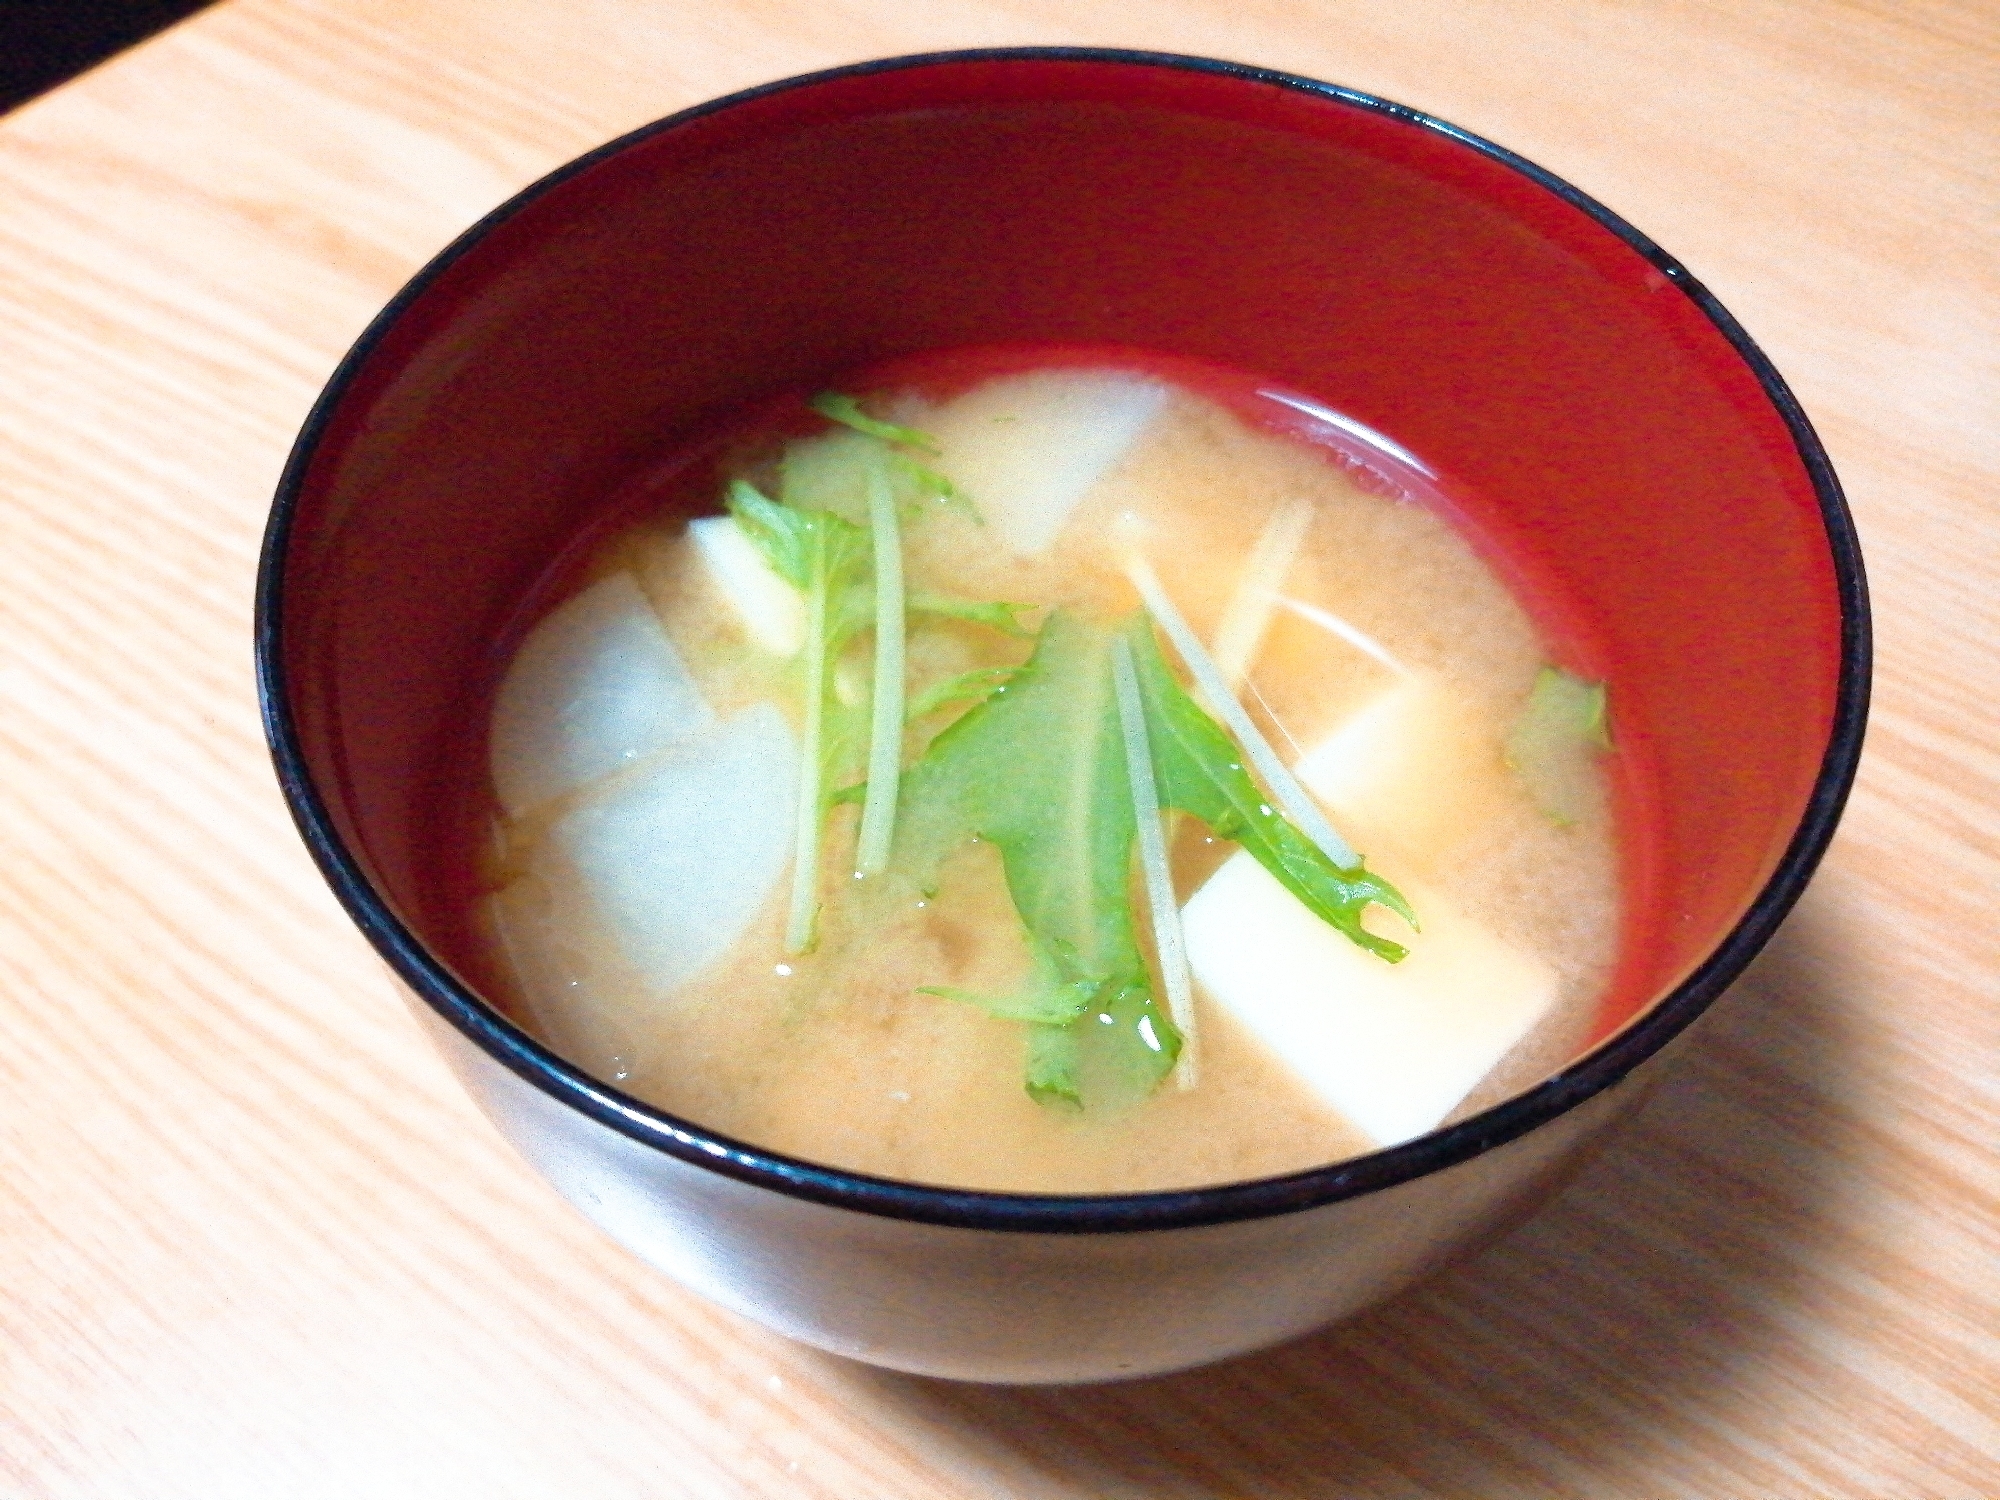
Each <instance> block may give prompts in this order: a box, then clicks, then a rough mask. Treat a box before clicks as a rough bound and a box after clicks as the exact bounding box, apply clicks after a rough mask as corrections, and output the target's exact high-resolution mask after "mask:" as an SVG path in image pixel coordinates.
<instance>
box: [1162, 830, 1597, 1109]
mask: <svg viewBox="0 0 2000 1500" xmlns="http://www.w3.org/2000/svg"><path fill="white" fill-rule="evenodd" d="M1398 886H1399V888H1400V889H1401V890H1402V891H1403V894H1404V895H1405V896H1407V897H1408V898H1409V901H1410V904H1411V906H1412V907H1414V908H1415V910H1416V913H1417V916H1418V919H1419V920H1420V921H1421V922H1422V923H1423V928H1424V930H1423V931H1422V932H1421V933H1419V934H1416V935H1413V936H1409V937H1407V938H1406V937H1405V936H1404V935H1403V934H1401V933H1400V932H1399V933H1398V934H1397V941H1399V942H1406V943H1407V944H1408V946H1409V949H1410V953H1409V956H1408V957H1407V958H1405V959H1404V960H1403V961H1402V962H1401V963H1399V964H1389V963H1384V962H1383V961H1382V960H1381V959H1379V958H1376V957H1374V956H1372V955H1371V954H1368V953H1366V952H1363V951H1362V950H1361V949H1360V948H1358V947H1356V946H1355V945H1354V944H1353V943H1351V942H1349V941H1348V940H1347V938H1345V937H1343V936H1342V935H1341V934H1340V933H1339V932H1336V931H1335V930H1334V929H1333V928H1331V927H1329V926H1328V925H1327V924H1326V923H1325V922H1322V921H1321V920H1320V919H1319V918H1318V917H1316V916H1314V915H1313V914H1312V913H1311V912H1310V911H1308V910H1306V908H1305V907H1304V906H1303V905H1301V904H1300V902H1299V901H1298V899H1297V898H1296V897H1294V896H1293V895H1292V894H1291V893H1290V892H1289V891H1287V890H1286V889H1285V888H1284V887H1283V886H1281V885H1280V884H1278V882H1277V880H1276V878H1275V877H1273V876H1272V875H1271V874H1269V873H1268V872H1267V871H1266V870H1265V869H1264V867H1263V866H1262V865H1260V864H1258V863H1257V861H1256V860H1255V859H1253V858H1251V856H1250V855H1249V854H1248V853H1246V852H1244V851H1242V850H1238V851H1237V852H1236V853H1235V854H1233V855H1231V856H1230V857H1229V858H1228V859H1227V860H1226V861H1224V862H1223V865H1222V867H1221V868H1220V869H1219V870H1217V871H1216V872H1215V874H1214V875H1212V876H1211V877H1210V878H1209V879H1208V881H1207V883H1206V884H1204V885H1203V886H1202V887H1201V889H1200V890H1198V891H1196V892H1195V894H1194V895H1193V897H1192V898H1190V899H1189V901H1188V903H1187V905H1186V907H1185V908H1183V910H1182V913H1181V922H1182V929H1183V933H1184V936H1185V938H1186V942H1187V955H1188V962H1189V965H1190V966H1191V967H1192V968H1193V970H1194V975H1195V978H1196V980H1197V981H1198V982H1199V983H1200V985H1201V987H1202V989H1203V990H1204V991H1205V992H1206V993H1207V995H1208V997H1209V998H1210V999H1211V1000H1212V1001H1214V1002H1215V1003H1216V1004H1218V1005H1221V1006H1223V1007H1224V1008H1226V1009H1227V1010H1228V1011H1229V1012H1230V1013H1231V1014H1232V1015H1233V1016H1234V1017H1235V1018H1236V1020H1237V1021H1238V1022H1240V1023H1241V1024H1242V1026H1243V1027H1244V1029H1245V1030H1246V1031H1248V1032H1249V1033H1250V1035H1251V1036H1253V1037H1255V1038H1256V1039H1257V1041H1258V1042H1259V1043H1260V1044H1261V1045H1262V1046H1263V1047H1265V1048H1266V1049H1267V1050H1268V1051H1269V1052H1270V1054H1271V1055H1272V1057H1273V1058H1275V1059H1277V1060H1278V1061H1279V1062H1280V1063H1282V1064H1283V1065H1285V1066H1287V1067H1289V1068H1291V1069H1292V1071H1293V1072H1294V1073H1295V1074H1296V1075H1297V1076H1298V1078H1299V1079H1300V1080H1301V1081H1302V1082H1303V1083H1304V1084H1305V1085H1306V1086H1307V1087H1309V1088H1310V1089H1311V1090H1312V1091H1313V1092H1314V1093H1315V1094H1317V1095H1318V1096H1319V1097H1320V1098H1321V1099H1323V1100H1325V1101H1326V1103H1327V1104H1329V1105H1330V1106H1332V1107H1333V1108H1334V1109H1335V1110H1337V1111H1338V1112H1339V1113H1340V1114H1342V1115H1344V1116H1345V1117H1346V1118H1347V1119H1348V1120H1350V1121H1352V1122H1353V1123H1354V1124H1355V1125H1357V1126H1359V1127H1360V1128H1361V1130H1363V1131H1364V1132H1366V1133H1367V1134H1368V1135H1369V1136H1370V1137H1371V1138H1372V1139H1373V1140H1374V1141H1375V1142H1376V1143H1377V1144H1378V1145H1381V1146H1393V1145H1396V1144H1397V1143H1399V1142H1402V1141H1407V1140H1410V1139H1412V1138H1413V1137H1415V1136H1419V1135H1422V1134H1423V1133H1424V1132H1425V1131H1427V1130H1431V1129H1433V1128H1435V1127H1436V1126H1437V1125H1439V1124H1440V1123H1442V1122H1443V1120H1444V1118H1445V1117H1446V1116H1447V1115H1449V1114H1450V1113H1451V1112H1452V1110H1454V1109H1455V1108H1457V1107H1458V1105H1459V1104H1460V1103H1461V1102H1462V1101H1463V1100H1464V1099H1465V1097H1466V1095H1467V1094H1469V1093H1471V1092H1472V1089H1473V1087H1474V1086H1475V1085H1477V1084H1478V1083H1479V1081H1480V1080H1481V1079H1482V1078H1484V1077H1485V1076H1486V1075H1487V1074H1488V1073H1490V1072H1491V1071H1492V1070H1493V1067H1494V1065H1495V1064H1496V1063H1498V1062H1499V1061H1500V1059H1501V1058H1502V1057H1504V1056H1505V1055H1506V1054H1507V1052H1508V1051H1510V1050H1511V1049H1512V1048H1513V1047H1514V1045H1515V1044H1516V1043H1517V1042H1519V1041H1520V1040H1521V1039H1522V1038H1523V1037H1524V1036H1526V1035H1527V1034H1528V1031H1529V1029H1530V1028H1531V1027H1532V1026H1534V1024H1535V1023H1536V1022H1537V1021H1539V1020H1540V1019H1541V1018H1542V1017H1543V1016H1544V1015H1546V1014H1547V1013H1548V1011H1549V1008H1550V1007H1551V1005H1553V1004H1554V1002H1555V999H1556V995H1557V990H1558V986H1559V980H1558V978H1557V975H1556V973H1555V971H1554V970H1553V969H1551V968H1550V967H1549V966H1548V965H1547V964H1546V963H1544V962H1543V961H1542V960H1541V959H1540V958H1538V957H1536V956H1535V955H1533V954H1530V953H1526V952H1523V951H1522V950H1520V949H1518V948H1515V947H1513V946H1512V945H1510V944H1508V943H1506V942H1503V941H1502V940H1501V939H1500V938H1498V937H1496V936H1495V935H1494V934H1493V933H1492V932H1491V931H1489V930H1488V929H1487V928H1485V927H1484V926H1482V925H1481V924H1480V923H1478V922H1476V921H1474V920H1473V919H1472V918H1470V917H1468V916H1466V915H1465V914H1464V913H1463V912H1462V911H1460V910H1458V909H1457V908H1456V907H1455V906H1454V905H1453V904H1452V903H1450V902H1448V901H1446V900H1445V899H1444V898H1443V897H1441V896H1439V895H1438V894H1437V893H1436V892H1434V891H1427V890H1422V889H1412V888H1411V887H1410V886H1409V885H1408V884H1406V883H1403V882H1398ZM1391 920H1394V919H1391ZM1397 926H1398V927H1400V926H1401V924H1400V923H1397Z"/></svg>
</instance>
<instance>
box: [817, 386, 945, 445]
mask: <svg viewBox="0 0 2000 1500" xmlns="http://www.w3.org/2000/svg"><path fill="white" fill-rule="evenodd" d="M812 409H813V410H814V411H816V412H818V413H819V414H820V415H821V416H823V417H825V418H826V419H827V420H828V421H832V422H838V423H840V424H841V425H842V426H843V427H852V428H853V429H854V430H855V431H856V432H865V433H867V434H868V436H870V437H872V438H880V439H881V440H882V441H883V442H885V443H901V444H903V445H904V446H905V447H908V448H920V449H922V450H923V451H924V452H926V453H935V452H937V451H938V445H937V440H936V439H935V438H933V437H931V436H930V435H929V434H928V433H923V432H919V431H917V429H916V428H914V427H898V426H897V425H896V424H895V423H894V422H880V421H877V420H876V419H875V418H874V417H871V416H869V415H868V413H867V412H865V411H863V410H862V409H861V407H860V404H859V403H858V402H856V401H855V399H854V398H853V397H852V396H845V395H842V394H841V393H840V392H839V391H821V392H820V393H819V394H818V395H817V396H815V397H813V398H812Z"/></svg>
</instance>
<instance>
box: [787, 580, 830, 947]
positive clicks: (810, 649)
mask: <svg viewBox="0 0 2000 1500" xmlns="http://www.w3.org/2000/svg"><path fill="white" fill-rule="evenodd" d="M826 586H827V580H826V577H825V562H824V560H823V559H821V560H820V561H819V562H818V564H817V566H815V568H814V571H813V578H812V586H811V587H810V588H808V589H807V590H806V651H805V658H806V731H805V736H804V740H805V744H804V753H803V754H801V755H800V757H799V806H798V829H797V837H796V840H795V842H794V845H793V856H792V910H791V917H790V920H789V921H788V922H787V923H786V924H785V951H786V952H787V953H805V952H809V951H810V950H811V949H812V946H813V943H814V941H815V938H816V933H815V931H814V929H815V927H816V926H817V924H818V918H819V841H820V827H821V823H822V821H823V815H824V808H822V806H821V802H822V799H823V795H824V793H823V783H822V777H823V775H824V771H823V769H822V766H821V760H822V755H821V742H822V741H823V740H824V738H825V736H826V669H827V659H826V657H827V650H826V647H827V635H826V592H827V588H826Z"/></svg>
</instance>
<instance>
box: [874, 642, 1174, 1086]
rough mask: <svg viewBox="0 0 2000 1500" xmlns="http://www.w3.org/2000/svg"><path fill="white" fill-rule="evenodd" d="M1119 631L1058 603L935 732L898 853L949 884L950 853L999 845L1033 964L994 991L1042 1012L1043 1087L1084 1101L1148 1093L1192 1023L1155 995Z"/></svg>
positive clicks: (928, 881)
mask: <svg viewBox="0 0 2000 1500" xmlns="http://www.w3.org/2000/svg"><path fill="white" fill-rule="evenodd" d="M1112 639H1113V636H1112V634H1111V633H1110V632H1109V631H1106V630H1104V629H1101V628H1099V627H1095V626H1092V625H1089V624H1087V623H1085V622H1084V621H1082V620H1079V619H1077V618H1076V617H1074V616H1072V615H1068V614H1065V613H1063V612H1060V611H1058V612H1056V613H1053V614H1051V615H1050V616H1049V618H1048V620H1047V622H1046V623H1045V624H1044V625H1043V627H1042V632H1041V637H1040V640H1039V641H1038V643H1037V645H1036V648H1035V652H1034V655H1033V656H1032V657H1031V658H1030V659H1029V661H1028V662H1027V664H1026V665H1025V666H1023V667H1022V668H1021V669H1020V671H1019V672H1018V673H1017V674H1016V675H1015V676H1014V677H1013V678H1012V679H1011V680H1010V681H1009V682H1007V683H1006V684H1005V685H1004V686H1003V687H1001V688H998V689H996V690H995V691H994V692H993V693H992V695H991V696H989V697H987V698H985V699H984V700H983V701H982V702H980V703H979V705H978V706H977V707H975V708H973V709H972V710H971V711H970V712H968V713H967V714H965V715H964V716H963V717H962V718H960V719H958V720H957V721H956V722H955V723H953V724H952V725H951V726H950V727H949V728H947V729H946V730H945V731H944V732H943V733H942V734H940V735H939V736H938V737H937V738H936V739H935V740H933V741H932V742H931V745H930V748H929V749H928V750H927V751H926V752H925V753H924V755H923V757H922V758H921V759H920V760H918V762H917V763H916V764H915V765H914V766H912V767H911V768H910V770H909V772H908V773H907V774H906V776H905V777H904V782H903V786H904V816H903V820H902V825H901V828H900V830H899V838H898V845H897V859H898V863H899V865H900V866H901V867H902V868H903V869H905V870H906V871H908V872H909V873H910V874H911V875H912V876H913V877H914V878H915V879H916V881H917V883H918V884H919V886H920V887H921V888H923V889H925V890H928V891H935V890H936V889H937V884H938V880H939V867H940V865H941V864H942V862H943V861H944V859H945V857H946V856H947V855H949V854H950V853H952V852H953V851H954V850H955V849H958V848H960V847H962V846H963V845H964V844H966V843H967V842H968V841H970V840H971V839H973V838H975V837H976V838H978V839H982V840H984V841H986V842H988V843H991V844H992V845H994V846H995V847H996V848H997V849H998V850H999V853H1000V859H1001V864H1002V867H1003V869H1004V871H1005V874H1006V879H1007V889H1008V894H1009V895H1010V896H1011V897H1012V898H1013V902H1014V907H1015V910H1016V911H1017V912H1018V913H1019V914H1020V917H1021V922H1022V925H1023V927H1024V928H1025V931H1026V937H1027V942H1028V948H1029V951H1030V954H1031V955H1032V959H1033V973H1032V977H1031V979H1030V981H1029V984H1028V987H1027V989H1026V990H1025V991H1024V992H1023V993H1022V994H1020V995H1016V996H1009V997H1006V998H1005V999H1004V1000H1000V1001H994V1002H982V1003H987V1004H988V1008H989V1009H996V1010H998V1011H1001V1012H1004V1013H1006V1014H1009V1015H1014V1016H1020V1017H1036V1018H1039V1017H1045V1016H1052V1015H1059V1014H1068V1013H1069V1012H1070V1011H1071V1010H1072V1009H1073V1008H1074V1005H1075V999H1076V996H1077V995H1079V994H1084V993H1087V994H1088V996H1089V999H1088V1001H1087V1003H1086V1004H1085V1006H1084V1008H1083V1009H1082V1010H1081V1011H1080V1012H1078V1013H1077V1015H1076V1018H1075V1019H1073V1020H1070V1021H1068V1022H1063V1023H1058V1022H1053V1021H1046V1020H1039V1019H1037V1020H1036V1021H1035V1023H1034V1024H1033V1026H1032V1029H1031V1031H1030V1037H1029V1069H1028V1087H1029V1091H1030V1092H1031V1093H1033V1094H1035V1095H1036V1096H1037V1097H1039V1098H1044V1099H1051V1100H1067V1101H1070V1102H1073V1103H1081V1102H1083V1100H1084V1099H1085V1097H1086V1096H1093V1097H1094V1096H1108V1097H1136V1096H1138V1095H1140V1094H1142V1093H1144V1092H1145V1091H1146V1090H1148V1089H1150V1088H1151V1087H1152V1086H1153V1085H1154V1084H1155V1083H1157V1082H1158V1081H1159V1079H1160V1078H1162V1077H1164V1076H1165V1074H1166V1073H1167V1071H1168V1070H1169V1069H1171V1068H1172V1067H1173V1064H1174V1059H1175V1057H1176V1056H1177V1055H1178V1053H1179V1050H1180V1034H1179V1032H1177V1031H1176V1030H1175V1029H1174V1026H1173V1023H1172V1022H1171V1021H1169V1020H1168V1018H1167V1016H1166V1013H1165V1012H1164V1011H1162V1010H1160V1009H1159V1008H1158V1007H1157V1006H1155V1004H1154V1003H1153V997H1152V991H1151V985H1150V982H1149V980H1148V978H1147V974H1146V964H1145V959H1144V957H1143V955H1142V954H1141V953H1140V951H1139V945H1138V940H1137V937H1136V935H1135V932H1134V929H1133V923H1132V909H1131V895H1130V878H1131V861H1132V845H1133V840H1134V837H1135V826H1134V821H1133V814H1132V798H1131V792H1130V790H1129V788H1128V786H1127V784H1126V773H1125V758H1124V747H1123V743H1122V741H1121V738H1120V735H1119V729H1118V718H1117V709H1116V705H1115V703H1114V702H1113V699H1112V687H1111V668H1110V647H1111V641H1112Z"/></svg>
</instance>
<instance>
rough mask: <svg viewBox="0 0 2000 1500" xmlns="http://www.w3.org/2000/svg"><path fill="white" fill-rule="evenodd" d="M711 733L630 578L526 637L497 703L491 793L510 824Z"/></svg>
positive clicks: (591, 591)
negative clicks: (618, 772) (673, 746)
mask: <svg viewBox="0 0 2000 1500" xmlns="http://www.w3.org/2000/svg"><path fill="white" fill-rule="evenodd" d="M714 727H715V714H714V712H713V711H712V710H711V709H710V708H709V706H708V703H707V701H706V700H705V699H704V698H703V697H702V695H701V692H700V690H699V689H698V688H697V687H696V686H695V681H694V678H693V676H692V675H691V674H690V673H689V671H688V669H687V664H686V663H685V662H684V661H682V660H681V656H680V653H679V652H678V651H676V650H675V649H674V644H673V642H672V641H670V640H669V639H668V638H667V633H666V631H665V630H663V629H662V628H661V627H660V621H659V617H658V616H657V615H655V614H654V613H653V607H652V606H651V605H650V604H648V603H647V602H646V596H645V595H644V594H643V593H641V592H640V590H639V585H638V584H637V583H636V582H635V581H634V580H633V578H632V576H631V575H630V574H629V573H614V574H613V575H612V576H610V577H609V578H605V579H601V580H599V581H598V582H597V583H594V584H592V585H591V586H590V587H589V588H587V589H585V590H584V591H583V592H582V593H580V594H578V595H577V596H576V597H575V598H573V599H569V600H566V601H565V602H563V603H562V604H560V605H558V606H557V607H556V608H555V609H553V610H551V611H550V612H549V614H548V616H547V617H546V618H545V619H543V620H542V621H541V623H540V624H538V625H536V626H535V628H534V629H533V630H531V631H529V632H528V636H527V639H526V640H524V641H522V642H521V646H520V649H519V650H517V651H516V652H515V653H514V660H513V661H512V662H511V663H510V664H509V665H508V668H507V675H506V677H505V678H503V679H502V680H501V683H500V691H499V694H498V695H497V696H496V697H495V699H494V703H493V724H492V734H491V736H490V759H491V764H492V770H493V787H494V790H495V791H496V792H498V793H499V795H500V804H501V806H502V807H504V808H505V809H506V811H507V813H508V815H509V816H510V817H519V816H520V815H521V814H523V813H525V812H529V811H531V810H532V809H534V808H535V807H537V806H539V805H541V804H542V803H544V802H547V801H549V800H551V799H552V798H555V797H560V796H563V795H565V794H567V793H569V792H573V791H576V790H577V789H579V788H580V787H584V786H588V785H589V784H590V783H591V782H593V781H596V780H598V779H599V778H601V777H604V776H607V775H609V774H610V773H611V772H613V771H616V770H619V769H620V768H621V767H624V766H627V765H630V764H631V763H633V762H634V761H637V760H640V759H642V758H644V757H645V756H648V755H652V754H655V753H657V752H658V751H661V750H664V749H666V748H667V747H668V746H670V745H675V744H678V743H680V742H681V741H683V740H687V739H691V738H694V737H696V736H699V735H702V734H706V733H707V732H708V731H709V730H711V729H713V728H714Z"/></svg>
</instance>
